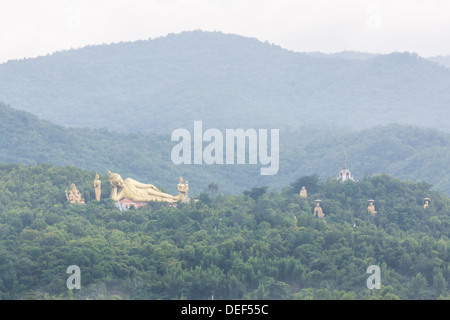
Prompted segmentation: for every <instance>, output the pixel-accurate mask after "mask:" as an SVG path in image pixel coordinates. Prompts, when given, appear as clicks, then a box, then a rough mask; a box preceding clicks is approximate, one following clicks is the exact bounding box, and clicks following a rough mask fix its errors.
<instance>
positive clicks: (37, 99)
mask: <svg viewBox="0 0 450 320" xmlns="http://www.w3.org/2000/svg"><path fill="white" fill-rule="evenodd" d="M435 61H436V59H435ZM442 63H443V62H442ZM449 88H450V70H449V69H448V68H445V67H443V66H442V65H440V64H439V63H435V62H433V61H430V60H427V59H424V58H421V57H419V56H417V55H415V54H411V53H392V54H386V55H377V54H363V53H355V52H344V53H340V54H332V55H324V54H320V53H298V52H292V51H289V50H285V49H282V48H281V47H279V46H276V45H271V44H268V43H263V42H260V41H258V40H256V39H253V38H245V37H242V36H238V35H231V34H223V33H220V32H202V31H192V32H183V33H180V34H171V35H168V36H166V37H161V38H157V39H153V40H145V41H136V42H123V43H118V44H110V45H99V46H89V47H85V48H82V49H77V50H69V51H64V52H59V53H55V54H52V55H48V56H43V57H38V58H34V59H26V60H19V61H9V62H7V63H3V64H0V101H3V102H5V103H7V104H9V105H11V106H12V107H13V108H16V109H20V110H25V111H28V112H30V113H32V114H35V115H37V116H39V117H40V118H41V119H44V120H49V121H51V122H53V123H55V124H58V125H62V126H75V127H91V128H107V129H108V130H111V131H118V132H142V133H162V134H169V133H170V132H172V130H174V129H176V128H190V127H191V126H192V123H193V121H194V120H202V121H203V123H204V125H205V126H207V127H209V128H212V127H215V128H244V129H245V128H267V129H270V128H279V129H290V130H297V129H298V128H300V127H310V128H314V130H316V132H319V131H322V130H324V128H325V127H327V126H338V127H344V128H349V129H358V130H359V129H365V128H372V127H374V126H377V125H386V124H389V123H394V122H395V123H399V124H411V125H418V126H421V127H430V128H439V129H442V130H446V131H448V130H449V129H448V128H449V127H448V119H449V118H450V108H449V106H450V90H449Z"/></svg>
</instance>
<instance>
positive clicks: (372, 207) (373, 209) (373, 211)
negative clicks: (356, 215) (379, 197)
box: [367, 200, 377, 215]
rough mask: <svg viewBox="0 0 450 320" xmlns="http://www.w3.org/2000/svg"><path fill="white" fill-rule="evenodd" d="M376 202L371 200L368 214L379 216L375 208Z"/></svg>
mask: <svg viewBox="0 0 450 320" xmlns="http://www.w3.org/2000/svg"><path fill="white" fill-rule="evenodd" d="M374 201H375V200H369V206H368V207H367V212H368V213H371V214H372V215H375V214H377V211H376V210H375V206H374V205H373V202H374Z"/></svg>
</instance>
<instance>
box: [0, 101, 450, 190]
mask: <svg viewBox="0 0 450 320" xmlns="http://www.w3.org/2000/svg"><path fill="white" fill-rule="evenodd" d="M0 118H1V119H2V121H1V122H0V134H1V136H2V139H1V140H0V163H21V164H37V163H48V164H56V165H62V166H77V167H80V168H85V169H88V170H94V171H98V172H99V173H100V174H105V173H106V170H110V171H115V172H118V173H120V174H121V175H122V177H124V178H125V177H130V178H134V179H136V180H139V181H143V182H147V183H153V184H154V185H156V186H158V187H162V188H165V189H166V190H167V191H168V192H169V193H172V194H174V193H176V192H177V189H176V185H177V183H178V177H179V176H180V175H181V176H183V177H184V178H185V179H187V180H189V183H190V186H191V190H192V192H193V193H192V194H193V195H195V194H198V193H200V192H202V191H205V190H207V189H208V185H209V184H210V183H212V182H214V183H216V184H218V185H219V190H220V191H221V192H224V193H240V192H242V191H244V190H245V189H250V188H252V187H253V186H254V185H259V186H268V187H269V188H273V189H276V190H281V188H282V187H283V186H284V185H287V184H289V183H290V182H291V180H292V177H296V176H297V177H299V176H303V175H312V174H317V175H318V176H319V177H320V178H321V179H326V178H327V177H337V174H338V172H339V170H340V169H341V167H342V164H343V156H344V151H346V153H347V164H348V166H349V168H350V170H351V171H352V173H353V174H354V176H355V177H356V178H357V179H362V178H363V177H364V176H365V175H374V174H380V173H381V174H390V175H393V176H396V177H399V178H402V179H409V180H412V181H426V182H428V183H430V184H433V185H434V186H435V187H436V188H440V189H441V190H443V191H445V192H446V193H447V194H450V173H448V172H446V171H445V170H443V168H446V167H447V166H448V163H450V137H449V135H448V134H446V133H442V132H439V131H437V130H432V129H424V128H418V127H413V126H399V125H389V126H381V127H374V128H372V129H367V130H363V131H349V130H344V129H338V128H325V127H323V128H320V130H310V129H305V128H302V129H299V130H297V131H287V130H284V131H281V132H280V169H279V172H278V174H276V175H274V176H261V175H260V171H259V168H260V166H259V165H234V166H233V165H231V166H230V165H206V164H204V165H201V166H199V165H178V166H177V165H174V164H173V163H172V161H171V157H170V153H171V149H172V147H173V146H174V145H175V144H176V142H171V141H170V136H165V135H162V136H159V135H154V134H149V135H143V134H124V133H118V132H112V131H108V130H106V129H98V130H93V129H89V128H83V129H74V128H63V127H59V126H55V125H53V124H51V123H49V122H46V121H42V120H40V119H39V118H37V117H36V116H33V115H30V114H28V113H26V112H22V111H17V110H14V109H12V108H10V107H8V106H6V105H4V104H1V103H0Z"/></svg>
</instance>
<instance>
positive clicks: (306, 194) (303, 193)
mask: <svg viewBox="0 0 450 320" xmlns="http://www.w3.org/2000/svg"><path fill="white" fill-rule="evenodd" d="M300 198H303V199H306V198H308V192H307V191H306V188H305V187H302V190H300Z"/></svg>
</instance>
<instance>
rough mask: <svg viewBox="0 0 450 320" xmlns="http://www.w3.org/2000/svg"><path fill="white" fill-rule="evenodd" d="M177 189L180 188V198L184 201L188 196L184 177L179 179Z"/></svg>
mask: <svg viewBox="0 0 450 320" xmlns="http://www.w3.org/2000/svg"><path fill="white" fill-rule="evenodd" d="M177 189H178V198H179V199H180V200H181V201H184V199H186V197H187V192H186V186H185V185H184V184H183V177H180V178H179V179H178V185H177Z"/></svg>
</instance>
